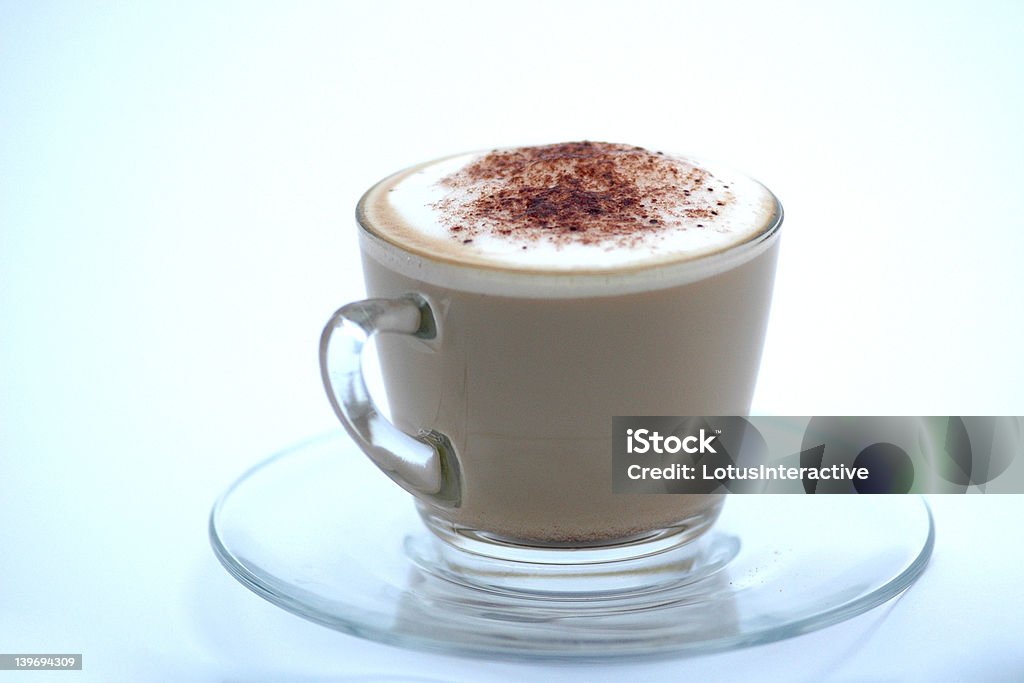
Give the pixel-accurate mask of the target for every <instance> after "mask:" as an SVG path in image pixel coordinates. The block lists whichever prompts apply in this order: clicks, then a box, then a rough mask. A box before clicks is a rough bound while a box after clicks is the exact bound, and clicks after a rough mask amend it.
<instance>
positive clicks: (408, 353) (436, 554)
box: [320, 169, 782, 590]
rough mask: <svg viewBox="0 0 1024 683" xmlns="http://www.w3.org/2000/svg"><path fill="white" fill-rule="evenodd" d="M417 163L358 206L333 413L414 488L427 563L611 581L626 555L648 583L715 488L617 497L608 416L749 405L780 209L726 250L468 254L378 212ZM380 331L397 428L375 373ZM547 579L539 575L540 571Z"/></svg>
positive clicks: (742, 411) (326, 341)
mask: <svg viewBox="0 0 1024 683" xmlns="http://www.w3.org/2000/svg"><path fill="white" fill-rule="evenodd" d="M412 171H415V169H411V170H408V171H404V172H402V173H400V174H396V176H392V177H390V178H387V179H385V180H383V181H381V183H378V184H377V185H376V186H374V187H373V188H371V189H370V190H369V191H368V192H367V193H366V194H365V195H364V196H363V198H362V199H361V200H360V203H359V206H358V208H357V211H356V217H357V221H358V225H359V239H360V248H361V253H362V260H363V269H364V276H365V280H366V287H367V292H368V295H369V297H370V298H368V299H366V300H363V301H358V302H355V303H351V304H348V305H346V306H343V307H342V308H340V309H339V310H338V311H337V312H336V313H335V314H334V315H333V316H332V317H331V318H330V320H329V322H328V323H327V325H326V327H325V328H324V331H323V335H322V338H321V343H320V360H321V372H322V377H323V381H324V385H325V387H326V389H327V395H328V398H329V400H330V402H331V405H332V406H333V407H334V410H335V412H336V413H337V415H338V418H339V419H340V420H341V422H342V424H343V425H344V426H345V428H346V429H347V431H348V433H349V434H350V435H351V437H352V438H353V439H354V440H355V442H356V443H357V444H358V445H359V446H360V448H361V449H362V450H363V451H364V452H365V453H366V455H367V456H369V458H370V459H371V460H372V461H373V462H374V463H375V464H376V465H377V466H378V467H379V468H380V469H381V470H382V471H383V472H384V473H385V474H387V475H388V476H389V477H391V479H393V480H394V481H395V482H396V483H397V484H398V485H399V486H401V487H402V488H404V489H405V490H406V491H408V492H409V493H410V494H412V496H413V497H414V498H415V501H416V505H417V507H418V510H419V512H420V516H421V517H422V519H423V520H424V522H425V523H426V526H427V527H428V528H429V529H430V530H431V531H432V532H433V535H434V538H436V539H437V540H438V543H437V544H435V546H436V547H435V549H434V550H433V551H431V552H430V553H426V552H424V553H421V554H420V556H421V560H422V562H424V563H427V564H431V563H433V564H435V565H443V566H444V568H445V569H444V571H445V572H448V573H449V574H451V575H453V576H457V577H459V579H460V580H465V581H469V582H471V583H478V582H484V583H488V585H491V584H493V582H494V581H496V580H497V579H495V578H494V577H495V576H496V575H499V574H500V575H501V576H504V577H506V578H505V579H502V580H501V581H502V582H505V583H507V582H508V581H511V584H517V583H518V582H520V581H527V582H528V583H531V582H532V583H531V585H532V586H533V588H531V590H532V589H534V588H536V589H537V590H546V589H547V588H545V586H560V587H561V588H558V590H562V589H563V588H564V587H565V586H567V585H570V584H572V581H577V580H578V579H579V577H581V576H584V577H586V576H589V577H590V578H589V579H588V580H584V581H581V582H580V583H579V585H581V586H582V585H586V584H588V581H589V585H590V586H591V589H593V588H594V587H595V586H596V587H597V590H604V589H606V588H609V587H610V588H615V587H617V586H622V585H625V584H624V583H623V582H624V581H625V582H626V583H627V584H628V583H629V581H627V580H626V579H624V578H623V570H624V568H627V569H628V570H627V573H629V574H630V575H631V576H634V577H636V576H640V575H644V576H646V577H647V578H644V579H636V580H639V581H649V580H650V579H649V577H650V576H651V575H652V574H654V573H656V572H651V571H647V570H650V569H651V567H650V566H646V568H644V567H645V563H647V564H649V563H650V562H651V560H650V559H649V558H652V557H655V556H658V557H661V558H662V559H664V558H665V557H667V556H666V555H665V552H666V551H667V550H670V549H673V548H680V547H682V546H685V545H686V544H687V543H688V542H689V541H691V540H693V539H695V538H697V537H698V536H700V535H701V534H702V533H703V532H704V531H706V530H707V529H708V528H709V527H710V526H711V525H712V524H713V522H714V520H715V518H716V517H717V516H718V514H719V511H720V509H721V506H722V502H723V500H722V497H721V496H719V495H680V494H615V493H613V492H612V454H611V444H612V417H613V416H616V415H746V414H748V412H749V409H750V403H751V397H752V394H753V391H754V386H755V382H756V378H757V370H758V366H759V363H760V356H761V350H762V346H763V342H764V336H765V328H766V324H767V319H768V312H769V306H770V301H771V291H772V284H773V279H774V273H775V265H776V259H777V254H778V245H779V233H780V226H781V224H782V208H781V205H780V204H779V203H778V202H777V200H776V201H775V203H774V211H773V212H772V213H771V215H768V216H764V217H763V219H764V222H763V226H762V227H761V229H760V230H758V231H757V232H755V233H754V234H753V235H752V236H751V237H749V238H748V239H746V240H745V241H743V242H742V243H738V244H734V245H731V246H728V247H726V248H723V249H721V250H719V251H716V252H714V253H710V254H705V255H701V256H698V257H692V258H679V259H675V260H672V261H668V262H660V263H657V264H653V265H635V264H633V265H630V264H627V265H624V266H618V267H616V268H614V269H611V270H608V269H603V270H586V269H576V270H571V271H565V272H551V271H524V270H516V269H510V268H507V267H502V266H499V265H488V264H486V263H483V264H481V263H479V262H476V263H469V262H460V261H459V260H458V259H456V258H452V257H451V256H442V255H438V254H436V253H431V252H430V251H429V250H427V249H426V248H424V247H423V246H422V245H420V244H419V243H418V242H417V241H416V240H414V239H411V238H410V239H404V238H401V237H396V236H395V234H394V233H393V232H387V231H383V230H381V229H380V226H377V225H374V221H373V220H372V219H371V218H370V215H369V212H368V211H367V207H368V205H369V204H370V203H371V202H374V201H377V200H378V199H379V198H380V196H381V195H382V193H386V192H387V191H388V189H389V188H390V187H391V186H392V185H393V184H394V183H395V182H396V181H397V180H398V179H400V178H401V177H404V176H405V175H406V174H408V173H410V172H412ZM371 337H373V338H374V339H375V341H376V344H377V350H378V354H379V358H380V366H381V371H382V374H383V378H384V385H385V388H386V391H387V396H388V403H389V406H390V414H391V417H392V419H393V422H391V421H389V420H388V419H386V418H385V417H384V416H383V415H382V414H381V412H380V411H379V410H378V408H377V406H376V405H375V404H374V401H373V399H372V398H371V397H370V394H369V392H368V391H367V388H366V384H365V381H364V378H363V373H362V369H361V358H362V353H363V349H364V346H365V344H366V342H367V341H368V340H369V339H370V338H371ZM367 514H370V515H372V510H371V511H367ZM431 553H433V554H431ZM427 555H429V557H427ZM424 557H427V559H423V558H424ZM631 563H632V564H631ZM498 565H500V567H499V566H498ZM611 565H614V567H615V568H614V570H610V569H608V568H609V567H610V566H611ZM634 565H635V566H634ZM496 567H497V568H496ZM524 567H525V568H524ZM581 567H586V568H587V569H586V571H582V570H581V569H580V568H581ZM512 568H519V569H512ZM551 568H556V569H554V570H552V569H551ZM567 568H568V569H567ZM638 569H644V571H638ZM552 571H554V574H552ZM581 571H582V573H581ZM540 575H546V576H547V577H548V578H547V579H546V581H547V583H543V582H542V584H537V583H536V581H535V579H534V578H529V577H537V576H540ZM509 576H512V577H513V578H512V579H507V577H509ZM566 576H573V577H576V578H574V579H572V581H569V580H565V577H566ZM467 577H468V578H467ZM505 583H503V585H502V587H503V588H508V587H509V586H508V585H505ZM572 585H575V584H572ZM512 587H513V588H514V587H515V586H512Z"/></svg>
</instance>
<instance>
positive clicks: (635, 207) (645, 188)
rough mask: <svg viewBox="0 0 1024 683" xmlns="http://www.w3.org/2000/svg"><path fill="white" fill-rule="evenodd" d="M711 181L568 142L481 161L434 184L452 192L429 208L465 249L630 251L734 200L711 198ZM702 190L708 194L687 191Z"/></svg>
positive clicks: (658, 155) (641, 153)
mask: <svg viewBox="0 0 1024 683" xmlns="http://www.w3.org/2000/svg"><path fill="white" fill-rule="evenodd" d="M715 182H716V181H715V178H714V177H713V176H712V175H711V174H710V173H709V172H707V171H706V170H703V169H700V168H697V167H695V166H693V165H692V164H690V163H689V162H687V161H685V160H683V159H679V158H675V157H671V156H668V155H665V154H663V153H662V152H651V151H648V150H646V149H643V148H642V147H632V146H628V145H619V144H613V143H607V142H588V141H583V142H568V143H561V144H556V145H545V146H542V147H520V148H515V149H508V150H495V151H493V152H491V153H490V154H486V155H484V156H482V157H480V158H479V159H477V160H475V161H474V162H473V163H471V164H469V165H468V166H466V167H465V168H463V169H462V170H460V171H458V172H456V173H454V174H452V175H450V176H447V177H446V178H444V179H442V180H441V181H440V184H441V185H442V186H444V187H446V188H448V190H449V192H448V194H447V195H446V196H445V197H444V198H443V199H441V200H440V201H439V202H437V203H436V204H434V208H436V209H438V210H439V211H440V212H441V214H442V217H443V219H444V220H445V222H446V223H447V225H448V226H449V228H448V229H449V234H451V236H452V237H454V238H458V239H459V240H461V241H462V242H463V243H466V244H468V243H469V242H471V241H472V238H474V237H477V236H480V235H501V236H504V237H510V238H515V239H518V240H526V241H528V242H532V241H537V240H545V241H550V242H552V243H554V244H556V245H561V244H569V243H582V244H598V243H607V244H608V245H609V246H610V247H614V246H628V245H630V244H633V243H636V242H637V241H639V240H643V239H647V238H649V237H651V236H652V235H658V234H661V233H663V232H665V231H666V230H668V229H671V228H679V227H682V228H683V229H685V228H686V227H687V225H689V226H692V225H693V223H692V222H689V221H692V219H694V218H701V219H704V218H712V216H713V215H717V208H718V207H722V206H725V205H726V203H729V202H731V201H733V197H732V194H731V193H730V192H728V191H727V190H725V191H718V192H715V191H714V190H715V188H716V185H715ZM718 187H719V188H723V187H724V186H718ZM701 188H706V190H707V192H699V193H698V192H694V190H697V189H701ZM709 193H712V194H709ZM713 209H716V210H713ZM687 219H689V221H688V220H687ZM697 227H701V228H703V227H704V226H703V225H702V224H699V225H698V226H697ZM523 248H524V249H525V248H526V247H525V246H524V247H523Z"/></svg>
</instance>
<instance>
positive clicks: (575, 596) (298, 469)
mask: <svg viewBox="0 0 1024 683" xmlns="http://www.w3.org/2000/svg"><path fill="white" fill-rule="evenodd" d="M210 539H211V542H212V544H213V548H214V551H215V552H216V554H217V557H218V558H219V559H220V561H221V563H222V564H223V565H224V567H226V568H227V570H228V571H229V572H230V573H231V574H232V575H233V576H234V577H235V578H236V579H238V580H239V581H240V582H241V583H242V584H243V585H245V586H246V587H247V588H249V589H250V590H252V591H254V592H255V593H256V594H258V595H260V596H262V597H263V598H265V599H267V600H269V601H270V602H272V603H274V604H275V605H278V606H279V607H283V608H284V609H286V610H288V611H290V612H293V613H294V614H297V615H299V616H301V617H304V618H306V619H309V620H311V621H314V622H317V623H320V624H323V625H325V626H328V627H330V628H333V629H336V630H338V631H343V632H345V633H350V634H352V635H355V636H359V637H361V638H367V639H370V640H375V641H380V642H383V643H390V644H393V645H399V646H403V647H410V648H416V649H421V650H432V651H439V652H445V653H454V654H465V655H476V656H488V657H503V658H515V659H522V658H534V659H563V660H604V659H609V658H635V657H650V656H659V655H660V656H680V655H689V654H704V653H709V652H720V651H724V650H731V649H735V648H740V647H746V646H749V645H755V644H760V643H767V642H771V641H775V640H780V639H783V638H788V637H790V636H795V635H799V634H802V633H806V632H808V631H813V630H816V629H819V628H823V627H825V626H828V625H830V624H834V623H837V622H839V621H843V620H845V619H849V618H850V617H853V616H855V615H858V614H861V613H863V612H865V611H867V610H869V609H871V608H873V607H875V606H877V605H880V604H881V603H883V602H885V601H887V600H889V599H891V598H893V597H894V596H896V595H897V594H899V593H900V592H902V591H903V590H905V589H906V588H907V587H908V586H910V584H911V583H913V582H914V580H915V579H916V578H917V577H918V576H919V575H920V574H921V572H922V571H924V568H925V565H926V564H927V562H928V558H929V557H930V556H931V552H932V547H933V545H934V539H935V533H934V527H933V524H932V518H931V513H930V511H929V510H928V507H927V505H926V504H925V502H924V500H923V499H921V498H919V497H916V496H900V495H890V496H882V495H879V496H867V495H865V496H853V495H820V496H810V495H808V496H800V495H732V496H729V497H728V498H727V500H726V503H725V507H724V509H723V512H722V516H721V517H720V518H719V520H718V522H717V523H716V524H715V526H714V527H713V528H712V529H711V531H709V532H708V533H707V534H705V535H704V536H702V537H701V538H699V539H697V540H696V541H694V542H693V543H690V544H688V545H687V546H685V551H677V552H684V555H685V556H683V557H681V558H680V559H679V566H680V567H681V568H682V569H681V570H680V572H679V578H678V580H676V581H672V582H664V581H662V582H659V583H658V584H656V586H655V587H654V588H652V589H651V590H648V591H627V592H624V593H617V592H615V591H608V590H596V591H594V592H588V591H587V590H586V589H585V587H583V588H581V586H580V585H579V584H574V585H573V586H572V590H569V591H566V592H564V593H559V592H557V591H556V592H549V593H544V594H531V593H522V592H517V591H516V590H502V589H501V588H500V586H499V588H493V587H491V588H485V587H481V586H478V585H473V584H468V583H466V582H461V581H459V580H457V579H458V577H457V576H453V575H452V574H451V572H450V571H448V570H450V568H451V565H450V563H445V562H442V561H440V560H439V559H438V558H439V557H440V556H441V555H444V554H445V553H448V552H449V550H446V549H443V548H440V547H439V546H438V545H437V544H439V543H441V542H440V541H438V540H436V539H435V537H434V536H433V535H432V534H431V533H430V532H428V531H427V530H426V528H425V527H424V525H423V523H422V522H421V521H420V518H419V515H418V514H417V512H416V509H415V506H414V504H413V502H412V498H411V497H410V496H409V495H408V494H406V493H405V492H404V491H402V490H401V489H399V488H398V487H397V486H396V485H395V484H393V483H392V482H391V481H390V480H389V479H388V478H387V477H386V476H384V475H383V474H381V473H380V472H379V471H377V470H376V469H375V468H374V467H373V465H371V464H370V463H369V461H368V460H367V459H366V458H365V457H364V456H363V455H362V453H361V452H360V451H359V449H358V448H357V447H356V446H355V445H354V444H353V443H352V442H351V441H350V440H349V438H348V436H347V435H345V434H344V433H343V432H340V431H339V432H337V433H332V434H329V435H326V436H324V437H320V438H317V439H314V440H311V441H307V442H305V443H302V444H300V445H298V446H296V447H294V448H292V449H290V450H287V451H284V452H282V453H279V454H278V455H276V456H274V457H272V458H270V459H269V460H267V461H265V462H263V463H262V464H260V465H257V466H256V467H254V468H253V469H251V470H249V471H248V472H246V473H245V474H244V475H242V477H241V478H240V479H238V480H237V481H236V482H235V483H234V484H232V486H231V487H230V488H229V489H228V490H227V491H225V492H224V494H223V495H222V496H221V498H220V499H219V500H218V501H217V503H216V505H215V506H214V508H213V512H212V514H211V517H210ZM586 580H587V579H586V575H581V578H580V581H586Z"/></svg>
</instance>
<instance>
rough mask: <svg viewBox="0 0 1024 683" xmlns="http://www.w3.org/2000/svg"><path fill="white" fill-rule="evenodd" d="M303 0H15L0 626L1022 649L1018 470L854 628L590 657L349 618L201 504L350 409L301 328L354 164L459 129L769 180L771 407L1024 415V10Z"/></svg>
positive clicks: (1, 68)
mask: <svg viewBox="0 0 1024 683" xmlns="http://www.w3.org/2000/svg"><path fill="white" fill-rule="evenodd" d="M297 5H298V6H292V4H290V3H251V2H245V3H241V2H240V3H224V2H216V3H189V4H185V5H182V6H179V5H178V4H175V3H155V2H147V3H118V2H108V3H99V2H67V3H47V2H11V1H5V2H0V651H5V652H82V653H84V655H85V662H86V665H85V671H84V672H82V673H79V674H54V676H57V675H61V676H64V677H68V676H74V677H75V678H76V680H172V679H176V680H267V679H272V678H276V679H279V680H284V679H287V680H321V679H326V678H327V677H329V676H339V677H341V678H342V679H344V677H346V676H347V677H354V678H356V679H358V677H359V676H361V675H368V674H385V673H391V674H398V675H406V676H413V675H419V676H427V677H434V678H438V679H441V680H455V681H463V680H466V681H468V680H481V679H485V680H486V679H490V678H495V679H501V678H503V677H518V678H522V677H529V678H531V679H550V680H556V679H561V678H576V677H586V678H588V679H591V680H605V679H607V680H617V679H620V678H637V679H641V680H643V679H657V678H664V677H672V678H673V679H676V680H688V679H689V678H688V677H690V678H692V680H712V679H713V680H722V679H726V678H729V677H730V676H735V677H736V680H747V679H748V678H749V676H751V675H759V676H764V675H766V674H767V676H768V679H769V680H776V679H777V680H814V681H817V680H831V681H867V680H897V681H905V680H922V681H924V680H929V681H932V680H959V679H971V680H992V681H995V680H1021V679H1022V678H1024V650H1022V645H1021V643H1020V640H1019V634H1020V633H1021V632H1022V630H1024V617H1022V616H1021V610H1022V609H1024V599H1022V597H1021V595H1022V593H1021V591H1020V589H1019V567H1020V566H1021V563H1022V561H1024V551H1022V550H1021V547H1020V543H1019V541H1017V540H1016V534H1015V533H1013V532H1014V531H1015V526H1016V520H1018V519H1020V515H1021V513H1022V511H1024V510H1022V505H1021V498H1020V497H1010V496H1003V497H996V496H990V497H971V498H970V499H955V500H953V499H937V500H936V501H935V507H936V515H937V522H938V525H939V545H938V547H937V550H936V555H935V558H934V561H933V563H932V566H931V567H930V568H929V570H928V572H927V573H926V574H925V576H924V578H923V579H922V580H921V581H920V583H919V584H917V585H916V586H915V587H914V588H913V589H912V590H911V591H910V592H909V593H907V594H906V595H905V596H904V597H902V598H901V599H900V600H899V601H898V602H896V603H894V604H891V605H887V606H885V607H883V608H881V609H878V610H875V611H873V612H871V613H869V614H867V615H865V616H863V617H861V618H858V619H856V620H854V621H853V622H849V623H847V624H843V625H840V626H836V627H833V628H830V629H827V630H825V631H822V632H819V633H816V634H812V635H809V636H804V637H801V638H797V639H794V640H791V641H787V642H784V643H779V644H776V645H772V646H766V647H760V648H754V649H751V650H747V651H744V652H740V653H735V654H730V655H718V656H714V657H704V658H698V659H691V660H680V661H669V662H660V663H652V664H647V665H631V666H628V667H612V668H609V669H600V670H599V669H593V668H587V669H575V668H544V667H526V666H517V665H512V664H490V663H485V662H479V661H474V660H462V659H454V658H444V657H439V656H433V655H424V654H417V653H407V652H404V651H401V650H397V649H393V648H390V647H385V646H381V645H376V644H372V643H366V642H363V641H359V640H357V639H355V638H352V637H349V636H343V635H339V634H335V633H333V632H330V631H327V630H325V629H321V628H319V627H317V626H314V625H312V624H307V623H306V622H303V621H301V620H299V619H297V618H295V617H292V616H291V615H288V614H285V613H284V612H281V611H279V610H277V609H275V608H273V607H271V606H270V605H268V604H266V603H264V602H262V601H261V600H260V599H259V598H257V597H255V596H254V595H251V594H249V593H248V592H247V591H245V590H244V589H243V588H242V587H241V586H239V585H237V584H236V583H235V582H234V581H233V580H232V579H230V578H229V577H228V576H227V575H226V574H225V573H224V572H223V571H222V570H221V569H220V567H219V566H218V565H217V563H216V560H215V559H214V558H213V555H212V553H211V552H210V550H209V548H208V546H207V542H206V536H205V534H206V527H205V525H206V517H207V513H208V510H209V506H210V504H211V503H212V501H213V500H214V498H215V497H216V496H217V495H218V494H219V493H220V491H221V490H222V489H223V488H224V487H225V486H226V485H227V484H228V483H229V482H230V481H231V480H232V479H233V478H234V477H235V476H236V475H238V474H239V473H240V472H241V471H242V470H244V469H245V468H247V467H248V466H249V465H251V464H253V463H254V462H256V461H258V460H260V459H262V458H263V457H264V456H265V455H267V454H269V453H270V452H272V451H274V450H277V449H278V448H280V447H283V446H286V445H288V444H290V443H293V442H295V441H298V440H300V439H302V438H304V437H306V436H308V435H310V434H313V433H319V432H322V431H324V430H326V429H330V428H332V427H333V426H334V418H333V416H332V414H331V411H330V408H329V406H328V404H327V402H326V400H325V399H324V396H323V391H322V388H321V387H320V384H319V376H318V370H317V363H316V342H317V338H318V335H319V331H320V327H321V325H322V324H323V322H324V321H325V320H326V318H327V316H328V315H329V314H330V312H331V311H333V310H334V309H335V308H336V307H337V306H338V305H340V304H341V303H344V302H345V301H348V300H352V299H355V298H358V297H359V296H360V295H361V293H362V285H361V282H360V274H359V265H358V255H357V251H356V241H355V237H354V226H353V221H352V211H353V207H354V204H355V202H356V200H357V199H358V197H359V195H360V194H361V193H362V191H363V190H364V189H365V188H366V187H368V186H369V185H370V184H371V183H373V182H374V181H376V180H377V179H379V178H380V177H382V176H384V175H386V174H388V173H390V172H392V171H394V170H397V169H399V168H401V167H404V166H406V165H409V164H411V163H414V162H418V161H421V160H425V159H429V158H432V157H436V156H440V155H443V154H448V153H451V152H455V151H462V150H469V149H478V148H487V147H492V146H501V145H511V144H528V143H543V142H552V141H560V140H568V139H579V138H590V139H601V140H612V141H623V142H630V143H637V144H644V145H651V146H656V147H659V148H663V149H668V150H674V151H681V152H686V153H690V154H694V155H697V156H703V157H707V158H713V159H719V160H722V161H724V162H728V163H729V164H731V165H734V166H737V167H739V168H742V169H745V170H747V171H748V172H749V173H751V174H752V175H754V176H755V177H758V178H759V179H761V180H762V181H764V182H765V183H766V184H767V185H768V186H769V187H771V188H772V189H773V190H774V191H775V192H776V193H777V194H778V195H779V196H780V197H781V198H782V201H783V203H784V204H785V207H786V224H785V227H784V232H783V234H784V237H783V253H782V257H781V263H780V271H779V278H778V282H777V288H776V296H775V306H774V310H773V314H772V319H771V324H770V330H769V340H768V345H767V348H766V351H765V356H764V363H763V371H762V374H761V380H760V384H759V388H758V393H757V397H756V400H755V404H756V408H757V409H759V410H760V411H762V412H774V413H779V414H817V415H828V414H869V415H879V414H908V415H929V414H937V415H970V414H1010V415H1024V388H1022V387H1024V361H1022V353H1021V351H1020V349H1021V347H1022V345H1024V323H1022V319H1024V315H1022V309H1024V305H1022V302H1024V275H1022V273H1021V262H1022V257H1024V218H1022V205H1021V185H1022V181H1024V134H1022V126H1021V121H1022V120H1024V88H1022V87H1021V83H1022V78H1024V76H1022V74H1024V51H1022V47H1021V46H1022V45H1024V43H1022V41H1021V36H1022V35H1024V4H1021V3H1016V2H994V1H985V2H957V3H950V2H918V3H911V2H858V3H812V2H806V3H792V2H784V3H745V2H694V3H685V2H679V3H654V2H636V1H634V2H629V3H599V2H522V1H521V2H516V3H485V2H437V1H435V2H429V3H413V2H405V3H400V2H373V3H369V2H360V3H355V2H350V3H342V2H332V3H312V2H305V3H299V4H297ZM1011 534H1012V535H1011ZM43 677H44V676H43ZM61 680H63V678H62V679H61ZM335 680H337V679H335Z"/></svg>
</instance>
